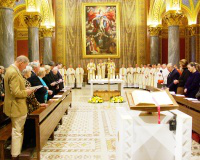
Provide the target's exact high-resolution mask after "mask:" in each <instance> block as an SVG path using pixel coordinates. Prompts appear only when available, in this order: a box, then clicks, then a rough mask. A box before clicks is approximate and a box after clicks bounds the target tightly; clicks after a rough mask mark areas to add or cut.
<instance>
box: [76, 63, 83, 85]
mask: <svg viewBox="0 0 200 160" xmlns="http://www.w3.org/2000/svg"><path fill="white" fill-rule="evenodd" d="M83 76H84V70H83V68H81V65H80V64H79V65H78V68H76V76H75V77H76V88H82V86H83Z"/></svg>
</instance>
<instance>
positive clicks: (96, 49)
mask: <svg viewBox="0 0 200 160" xmlns="http://www.w3.org/2000/svg"><path fill="white" fill-rule="evenodd" d="M119 19H120V15H119V3H83V4H82V41H83V44H82V45H83V58H120V55H119V47H120V42H119V38H120V26H119Z"/></svg>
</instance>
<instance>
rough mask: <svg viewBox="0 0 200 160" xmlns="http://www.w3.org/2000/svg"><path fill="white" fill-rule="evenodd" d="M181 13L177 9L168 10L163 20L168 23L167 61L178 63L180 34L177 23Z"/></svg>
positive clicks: (181, 15)
mask: <svg viewBox="0 0 200 160" xmlns="http://www.w3.org/2000/svg"><path fill="white" fill-rule="evenodd" d="M182 17H183V14H182V13H180V12H178V11H168V12H167V13H166V15H165V20H166V22H167V23H168V63H172V64H173V65H174V64H176V65H177V66H178V65H179V60H180V35H179V23H180V21H181V19H182Z"/></svg>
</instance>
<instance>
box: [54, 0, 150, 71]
mask: <svg viewBox="0 0 200 160" xmlns="http://www.w3.org/2000/svg"><path fill="white" fill-rule="evenodd" d="M92 2H94V3H96V2H99V3H104V2H105V3H112V2H118V3H120V59H113V60H114V61H115V64H116V66H117V68H118V67H121V65H122V64H125V65H128V64H129V63H131V64H132V65H133V64H136V63H146V32H147V20H146V15H147V13H146V12H147V11H146V10H147V9H146V0H76V1H71V0H65V1H64V0H56V17H55V19H56V55H55V56H56V59H55V60H56V62H61V63H64V64H65V65H67V67H68V66H69V65H70V64H72V66H73V67H77V66H78V64H81V65H82V66H83V67H84V68H86V65H87V63H88V62H89V61H90V59H83V58H82V36H81V35H82V31H81V29H82V19H81V17H82V15H81V14H82V12H81V6H82V3H92ZM99 60H100V59H94V62H95V63H98V61H99ZM102 60H103V61H107V59H102ZM126 67H127V66H126Z"/></svg>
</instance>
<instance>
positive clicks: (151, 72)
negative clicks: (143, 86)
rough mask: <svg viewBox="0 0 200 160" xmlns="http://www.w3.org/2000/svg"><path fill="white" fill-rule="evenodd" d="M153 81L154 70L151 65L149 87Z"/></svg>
mask: <svg viewBox="0 0 200 160" xmlns="http://www.w3.org/2000/svg"><path fill="white" fill-rule="evenodd" d="M152 79H153V68H152V65H151V64H150V65H149V77H148V82H147V86H151V82H152Z"/></svg>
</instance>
